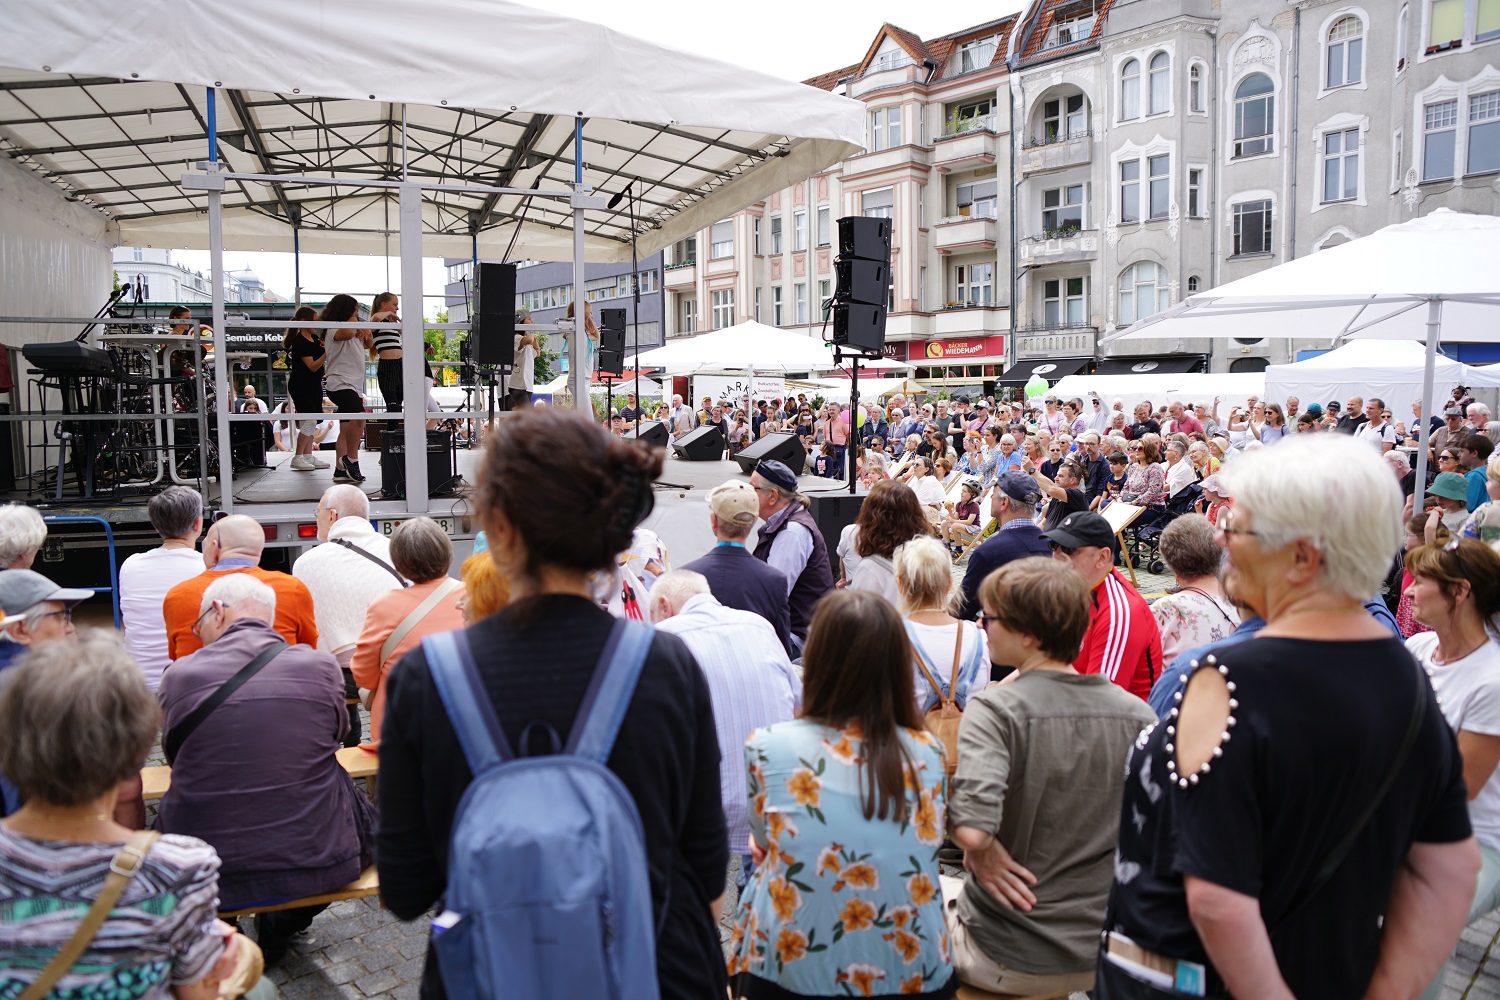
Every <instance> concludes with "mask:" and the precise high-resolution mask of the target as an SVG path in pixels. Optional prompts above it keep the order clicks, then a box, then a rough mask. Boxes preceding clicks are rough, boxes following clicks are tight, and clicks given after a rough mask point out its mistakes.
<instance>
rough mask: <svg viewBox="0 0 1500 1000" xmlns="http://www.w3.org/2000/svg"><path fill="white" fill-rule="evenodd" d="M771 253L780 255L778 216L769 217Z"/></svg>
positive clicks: (779, 224)
mask: <svg viewBox="0 0 1500 1000" xmlns="http://www.w3.org/2000/svg"><path fill="white" fill-rule="evenodd" d="M771 252H772V253H773V254H778V253H781V216H779V215H773V216H772V217H771Z"/></svg>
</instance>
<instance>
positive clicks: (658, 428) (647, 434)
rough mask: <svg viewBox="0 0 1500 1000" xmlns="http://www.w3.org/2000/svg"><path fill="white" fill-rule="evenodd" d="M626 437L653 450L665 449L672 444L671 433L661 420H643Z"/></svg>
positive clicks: (627, 432) (626, 433)
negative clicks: (647, 445)
mask: <svg viewBox="0 0 1500 1000" xmlns="http://www.w3.org/2000/svg"><path fill="white" fill-rule="evenodd" d="M625 436H626V437H627V438H633V439H634V440H636V441H640V442H642V443H643V444H649V445H650V446H651V447H653V448H665V447H666V446H667V445H669V444H671V443H672V434H671V432H670V431H668V430H667V425H666V424H664V423H662V422H661V421H660V420H642V421H641V422H640V423H639V424H637V425H636V426H635V428H634V429H633V430H628V431H626V432H625Z"/></svg>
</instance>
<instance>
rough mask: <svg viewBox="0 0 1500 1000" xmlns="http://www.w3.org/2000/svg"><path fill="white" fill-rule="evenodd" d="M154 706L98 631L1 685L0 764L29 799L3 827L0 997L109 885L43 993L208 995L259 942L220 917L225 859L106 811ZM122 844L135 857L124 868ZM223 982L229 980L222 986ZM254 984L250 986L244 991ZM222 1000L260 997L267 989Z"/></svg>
mask: <svg viewBox="0 0 1500 1000" xmlns="http://www.w3.org/2000/svg"><path fill="white" fill-rule="evenodd" d="M160 719H161V711H160V708H159V707H158V706H157V704H156V700H155V699H154V698H153V697H152V696H151V692H150V691H147V690H146V685H145V682H144V680H143V679H142V677H141V670H140V668H139V667H138V666H136V665H135V663H133V662H131V659H130V656H129V655H128V654H127V653H126V652H125V650H124V648H123V647H122V646H121V645H120V642H119V640H118V639H117V638H115V637H114V636H112V635H109V634H108V633H106V632H103V631H97V632H93V633H90V634H88V635H86V636H85V637H83V638H81V639H79V640H78V641H76V642H74V641H68V642H55V643H49V644H48V645H46V646H42V647H40V648H38V649H36V650H35V651H33V652H31V653H29V654H28V655H27V656H25V657H24V658H23V659H22V660H21V662H20V663H19V664H18V665H17V666H16V668H15V669H14V670H12V671H9V673H8V677H7V683H6V684H5V685H3V686H0V732H3V733H5V738H4V739H3V740H0V770H4V771H5V772H6V773H7V774H9V775H11V777H12V779H13V780H14V781H15V783H16V785H17V786H18V787H19V788H20V791H21V793H22V794H23V795H24V796H25V798H26V804H25V805H24V806H22V807H21V809H20V811H19V812H16V813H15V814H14V815H11V816H9V817H8V818H6V820H5V821H4V822H3V823H0V994H3V995H5V996H21V995H24V994H25V993H26V991H27V990H28V988H30V987H31V986H32V985H33V984H35V983H36V982H37V981H38V980H39V979H41V978H43V976H44V975H45V973H44V969H45V968H46V967H47V965H48V963H49V962H50V961H51V960H52V959H53V958H54V957H55V956H56V955H57V954H58V952H60V951H61V950H62V949H63V948H64V947H65V945H66V944H67V943H68V941H69V940H70V939H71V938H72V937H73V935H74V933H75V931H77V929H78V925H79V923H80V922H81V921H82V920H83V919H84V917H85V915H86V914H87V913H88V912H89V908H90V907H91V906H92V905H93V903H94V901H95V900H96V899H97V898H98V897H99V896H100V894H101V893H102V892H103V891H105V883H106V879H107V878H108V877H109V875H110V870H111V868H112V867H119V868H120V869H121V870H122V871H126V870H131V871H133V872H134V874H133V876H132V877H130V878H128V879H127V880H126V882H125V884H124V887H123V889H122V891H121V894H120V896H119V899H118V901H117V902H116V903H115V904H114V905H113V907H111V908H110V910H109V912H108V914H107V915H106V916H105V918H104V923H103V924H102V925H100V927H99V929H98V930H97V931H96V932H95V933H94V934H93V936H92V939H91V940H90V941H89V942H88V943H87V944H86V946H85V949H84V951H83V952H82V954H80V955H79V956H78V957H77V958H76V959H75V961H74V962H73V963H72V965H71V967H70V968H65V969H63V970H62V975H63V976H66V979H65V980H64V982H65V983H66V988H64V987H62V986H57V987H55V988H53V989H48V990H46V992H45V995H46V996H49V997H61V996H69V997H74V996H77V997H83V996H90V997H92V996H98V997H126V996H129V997H165V996H167V994H168V992H169V991H170V993H171V995H172V996H173V997H176V998H178V1000H213V998H215V997H218V996H219V995H220V983H221V982H222V981H223V980H226V979H228V978H229V977H230V976H231V975H232V974H233V973H234V972H235V967H236V965H237V964H238V963H239V962H240V960H241V959H242V958H244V959H246V960H247V961H248V960H249V959H250V956H249V955H243V954H242V950H248V951H253V950H254V947H255V946H254V945H253V944H251V943H250V942H249V941H247V940H246V939H245V938H243V937H240V936H239V935H237V934H235V933H234V932H233V930H232V929H231V928H230V927H229V926H228V925H227V924H224V923H221V922H219V921H218V920H217V919H215V903H216V902H217V898H218V877H217V875H216V874H215V873H216V872H217V871H218V868H219V859H218V858H217V857H216V856H215V854H214V850H213V848H212V847H210V846H209V845H208V844H205V843H204V842H203V841H201V840H196V839H194V838H192V837H179V836H170V835H169V836H165V837H157V836H156V835H155V834H150V833H144V832H137V831H132V830H131V829H129V828H127V827H124V826H121V825H119V824H118V823H115V822H113V821H112V820H111V819H110V816H111V814H112V813H113V812H114V811H115V795H116V792H117V790H118V789H119V787H120V785H121V783H122V782H124V781H125V780H127V779H129V778H130V777H132V776H134V775H137V774H138V773H139V769H140V766H141V761H142V760H143V759H145V756H146V754H147V753H148V752H149V751H150V749H151V744H152V742H153V741H154V740H155V739H156V729H157V724H158V723H159V721H160ZM128 850H133V851H139V852H140V853H141V854H142V855H143V856H142V857H140V858H139V859H138V860H136V861H135V864H134V865H132V864H131V862H132V858H131V857H130V855H129V854H127V853H126V851H128ZM224 985H225V986H228V985H229V984H228V983H224ZM246 990H248V991H249V992H245V991H246ZM224 995H225V996H241V995H244V996H246V997H249V998H250V1000H266V998H274V997H275V996H276V990H275V987H273V986H271V985H270V984H269V983H264V982H258V983H251V982H238V983H237V985H236V987H235V988H234V989H233V990H232V991H230V992H226V993H225V994H224Z"/></svg>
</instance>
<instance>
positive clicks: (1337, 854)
mask: <svg viewBox="0 0 1500 1000" xmlns="http://www.w3.org/2000/svg"><path fill="white" fill-rule="evenodd" d="M1415 662H1416V661H1415V660H1413V663H1415ZM1416 681H1417V683H1416V688H1417V691H1416V695H1415V697H1414V698H1413V701H1414V704H1413V705H1412V710H1411V719H1410V721H1409V722H1407V724H1406V736H1405V737H1404V738H1403V739H1402V740H1401V749H1400V751H1399V752H1398V753H1397V754H1396V763H1395V765H1394V766H1392V767H1391V768H1390V769H1389V770H1387V771H1386V774H1385V779H1384V780H1383V781H1382V782H1381V783H1380V787H1379V788H1378V789H1376V791H1375V794H1374V795H1372V796H1370V800H1369V801H1368V802H1366V803H1365V807H1364V810H1363V811H1362V812H1361V813H1360V815H1359V818H1358V819H1356V820H1355V821H1354V822H1353V823H1351V824H1350V825H1349V827H1348V829H1347V830H1345V832H1344V836H1343V837H1342V838H1340V839H1339V842H1338V843H1337V844H1335V845H1334V846H1333V849H1332V850H1330V851H1329V852H1328V856H1327V857H1326V858H1324V859H1323V863H1322V864H1321V865H1319V866H1318V870H1317V873H1316V874H1314V875H1313V878H1312V881H1311V882H1309V883H1308V884H1307V888H1306V889H1304V890H1303V891H1302V892H1301V893H1300V894H1299V895H1298V896H1297V898H1296V900H1295V901H1294V902H1293V903H1292V905H1291V906H1289V907H1288V908H1287V911H1286V913H1284V914H1283V915H1282V917H1281V919H1280V920H1278V921H1277V922H1276V926H1275V927H1273V928H1271V929H1270V935H1269V936H1271V937H1275V936H1276V933H1277V931H1280V930H1281V929H1282V928H1283V927H1285V926H1286V925H1287V924H1288V923H1290V922H1291V919H1292V918H1293V917H1295V916H1296V915H1297V913H1298V912H1299V911H1300V910H1301V909H1302V908H1303V907H1304V906H1306V905H1307V904H1308V902H1310V901H1311V900H1312V898H1313V897H1314V896H1316V895H1317V894H1318V891H1319V890H1320V889H1322V888H1323V886H1324V885H1326V884H1327V882H1328V880H1329V879H1330V878H1332V877H1333V873H1334V872H1336V871H1338V868H1339V865H1341V864H1343V863H1344V858H1345V857H1347V856H1348V854H1349V851H1350V849H1351V848H1353V847H1354V842H1355V840H1357V839H1359V835H1360V834H1361V833H1363V832H1364V829H1365V827H1366V826H1368V825H1369V823H1370V819H1371V818H1372V817H1373V816H1374V815H1375V810H1377V809H1379V808H1380V804H1381V803H1382V802H1384V801H1385V798H1386V795H1388V794H1389V793H1390V790H1391V786H1392V785H1394V784H1395V783H1396V779H1397V778H1398V777H1399V776H1400V774H1401V769H1402V768H1403V767H1405V766H1406V759H1407V758H1408V757H1409V756H1411V750H1412V747H1413V746H1415V745H1416V742H1417V733H1418V732H1420V731H1421V729H1422V716H1423V715H1425V714H1426V712H1427V675H1426V674H1425V673H1424V672H1423V671H1422V667H1421V665H1420V664H1417V665H1416Z"/></svg>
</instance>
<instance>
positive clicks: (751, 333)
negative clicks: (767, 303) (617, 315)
mask: <svg viewBox="0 0 1500 1000" xmlns="http://www.w3.org/2000/svg"><path fill="white" fill-rule="evenodd" d="M635 363H636V364H638V365H640V366H641V367H642V368H664V369H666V371H667V373H668V374H669V375H690V374H692V373H694V372H738V371H757V372H826V371H833V370H834V369H835V368H840V367H843V366H840V365H836V364H835V363H834V360H833V348H831V347H829V346H828V345H826V344H824V343H823V342H822V341H820V340H817V339H815V338H813V337H808V336H805V335H803V334H800V333H793V332H792V331H790V330H783V329H781V328H780V327H776V326H766V325H765V324H764V323H756V322H753V321H752V322H746V323H739V324H736V325H735V326H729V327H725V328H724V329H722V330H714V331H712V332H710V333H703V334H699V335H698V336H696V337H683V338H682V339H680V340H673V341H671V342H670V343H668V344H666V346H664V347H658V348H656V349H654V350H650V351H642V352H641V353H640V354H639V355H637V356H636V358H635ZM846 364H847V362H846ZM859 367H860V370H861V371H865V370H879V371H888V370H898V371H907V370H910V367H911V366H910V365H907V364H905V363H903V362H900V361H892V360H891V359H890V358H877V359H875V360H864V359H861V360H860V363H859Z"/></svg>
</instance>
